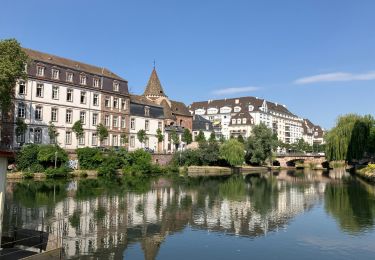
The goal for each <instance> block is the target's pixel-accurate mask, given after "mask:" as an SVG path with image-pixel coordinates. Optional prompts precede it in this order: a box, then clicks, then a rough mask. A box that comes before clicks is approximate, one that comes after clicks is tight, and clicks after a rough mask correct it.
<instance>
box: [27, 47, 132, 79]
mask: <svg viewBox="0 0 375 260" xmlns="http://www.w3.org/2000/svg"><path fill="white" fill-rule="evenodd" d="M23 50H24V51H25V52H26V54H27V55H28V56H29V58H30V59H32V60H36V61H40V62H45V63H49V64H53V65H59V66H64V67H67V68H70V69H73V70H78V71H84V72H87V73H91V74H95V75H100V76H105V77H109V78H113V79H117V80H122V81H126V80H125V79H123V78H121V77H120V76H118V75H116V74H115V73H113V72H112V71H110V70H108V69H106V68H100V67H97V66H93V65H89V64H86V63H83V62H79V61H74V60H71V59H67V58H62V57H59V56H56V55H52V54H47V53H43V52H40V51H35V50H32V49H27V48H23Z"/></svg>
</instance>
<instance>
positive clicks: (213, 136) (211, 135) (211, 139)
mask: <svg viewBox="0 0 375 260" xmlns="http://www.w3.org/2000/svg"><path fill="white" fill-rule="evenodd" d="M208 142H209V143H210V144H213V143H216V142H217V141H216V134H215V132H214V131H212V132H211V134H210V138H208Z"/></svg>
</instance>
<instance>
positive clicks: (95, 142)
mask: <svg viewBox="0 0 375 260" xmlns="http://www.w3.org/2000/svg"><path fill="white" fill-rule="evenodd" d="M91 144H92V145H93V146H96V145H98V134H97V133H93V134H92V138H91Z"/></svg>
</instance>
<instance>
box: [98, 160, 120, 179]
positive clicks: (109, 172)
mask: <svg viewBox="0 0 375 260" xmlns="http://www.w3.org/2000/svg"><path fill="white" fill-rule="evenodd" d="M119 168H120V161H119V160H118V158H117V157H115V156H109V157H107V158H105V159H104V162H103V163H102V165H101V166H100V167H99V168H98V175H101V176H107V177H112V176H115V175H116V173H117V169H119Z"/></svg>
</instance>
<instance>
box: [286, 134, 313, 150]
mask: <svg viewBox="0 0 375 260" xmlns="http://www.w3.org/2000/svg"><path fill="white" fill-rule="evenodd" d="M291 149H292V150H293V152H296V153H304V152H312V147H311V145H309V144H308V143H307V142H305V140H303V139H302V138H300V139H298V140H297V142H295V143H293V144H292V145H291Z"/></svg>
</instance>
